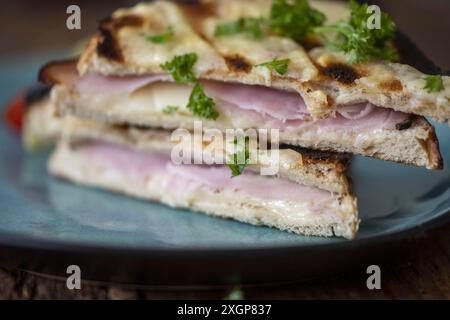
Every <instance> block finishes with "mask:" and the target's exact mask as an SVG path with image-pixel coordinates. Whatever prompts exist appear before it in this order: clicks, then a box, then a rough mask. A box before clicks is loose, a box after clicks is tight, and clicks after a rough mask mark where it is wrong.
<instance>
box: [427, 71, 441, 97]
mask: <svg viewBox="0 0 450 320" xmlns="http://www.w3.org/2000/svg"><path fill="white" fill-rule="evenodd" d="M425 82H426V84H425V87H424V89H425V90H427V92H428V93H432V92H439V91H442V90H444V81H443V80H442V76H440V75H436V76H428V77H426V78H425Z"/></svg>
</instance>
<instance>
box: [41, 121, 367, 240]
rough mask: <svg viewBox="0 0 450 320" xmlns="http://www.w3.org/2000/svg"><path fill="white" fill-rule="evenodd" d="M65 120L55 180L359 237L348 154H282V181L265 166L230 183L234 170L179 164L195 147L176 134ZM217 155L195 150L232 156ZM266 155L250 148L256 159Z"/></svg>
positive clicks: (52, 164)
mask: <svg viewBox="0 0 450 320" xmlns="http://www.w3.org/2000/svg"><path fill="white" fill-rule="evenodd" d="M64 121H65V122H64V132H63V133H62V137H61V140H60V142H59V144H58V146H57V149H56V150H55V152H54V153H53V155H52V156H51V158H50V160H49V171H50V172H51V173H52V174H53V175H55V176H58V177H62V178H65V179H68V180H71V181H73V182H75V183H78V184H81V185H87V186H94V187H100V188H104V189H107V190H111V191H115V192H119V193H123V194H126V195H129V196H133V197H138V198H143V199H148V200H151V201H157V202H160V203H163V204H166V205H168V206H171V207H176V208H187V209H191V210H194V211H200V212H204V213H207V214H210V215H213V216H218V217H223V218H231V219H235V220H238V221H242V222H246V223H250V224H255V225H263V226H269V227H275V228H278V229H281V230H286V231H290V232H294V233H297V234H302V235H310V236H340V237H345V238H348V239H352V238H354V237H355V235H356V232H357V229H358V224H359V219H358V210H357V205H356V199H355V198H354V197H353V196H352V195H351V193H350V192H349V182H348V179H347V177H346V169H347V167H348V164H349V159H348V155H336V154H328V153H326V152H311V151H306V150H303V149H289V148H287V149H280V150H279V165H280V166H279V167H280V171H279V172H278V174H276V175H271V176H265V175H261V174H260V169H261V167H264V166H268V165H269V166H273V163H270V164H268V163H267V162H265V161H264V160H262V161H260V162H255V163H254V164H252V165H250V166H249V167H248V169H246V170H244V172H243V173H242V174H241V175H239V176H236V177H231V171H230V169H229V168H228V166H227V165H206V164H202V165H195V164H185V163H181V164H175V163H174V162H173V158H172V157H173V154H172V152H173V150H174V147H175V146H176V145H177V144H180V143H181V144H184V143H187V142H186V141H191V140H189V139H188V140H184V139H182V140H181V142H180V141H178V142H176V141H174V140H173V135H171V133H170V131H164V130H155V129H147V128H146V129H143V128H136V127H124V126H120V127H118V126H111V125H103V124H97V123H95V122H91V121H86V120H81V119H76V118H70V117H69V118H66V119H65V120H64ZM186 134H189V133H186ZM229 142H230V141H228V142H227V141H225V144H226V143H229ZM217 148H219V147H217ZM217 148H216V147H215V146H211V145H208V144H205V143H200V144H193V145H190V147H189V149H188V150H191V151H195V150H197V151H200V153H201V154H202V155H203V156H204V157H205V156H208V155H209V154H210V153H211V152H212V151H215V152H216V154H218V155H219V156H223V157H227V154H226V151H223V149H222V148H219V149H217ZM199 149H200V150H199ZM262 151H264V150H253V149H250V153H251V154H255V153H257V152H262ZM194 154H195V152H193V153H192V157H193V158H194V157H195V156H194ZM194 160H195V159H194Z"/></svg>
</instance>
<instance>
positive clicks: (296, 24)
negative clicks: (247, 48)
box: [214, 0, 326, 42]
mask: <svg viewBox="0 0 450 320" xmlns="http://www.w3.org/2000/svg"><path fill="white" fill-rule="evenodd" d="M325 19H326V18H325V15H324V14H323V13H321V12H320V11H318V10H316V9H313V8H311V6H310V5H309V3H308V1H307V0H293V1H289V0H274V1H273V3H272V6H271V9H270V14H269V16H268V17H258V18H240V19H237V20H234V21H229V22H225V23H221V24H219V25H217V26H216V30H215V33H214V35H215V36H216V37H221V36H230V35H234V34H239V33H244V34H247V35H248V36H250V37H251V38H253V39H261V38H262V37H263V35H264V31H272V32H273V33H275V34H278V35H281V36H283V37H288V38H292V39H294V40H295V41H297V42H302V41H303V40H304V39H305V38H306V36H307V35H308V34H310V33H311V32H312V31H313V29H314V28H315V27H318V26H321V25H322V24H323V23H324V22H325Z"/></svg>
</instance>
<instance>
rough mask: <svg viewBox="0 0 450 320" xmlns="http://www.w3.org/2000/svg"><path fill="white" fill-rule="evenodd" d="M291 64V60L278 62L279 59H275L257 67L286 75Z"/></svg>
mask: <svg viewBox="0 0 450 320" xmlns="http://www.w3.org/2000/svg"><path fill="white" fill-rule="evenodd" d="M290 62H291V60H290V59H282V60H278V59H277V58H274V59H273V60H272V61H268V62H264V63H261V64H257V65H256V67H266V68H268V69H270V70H275V71H276V72H277V73H278V74H279V75H284V74H286V72H287V70H288V66H289V63H290Z"/></svg>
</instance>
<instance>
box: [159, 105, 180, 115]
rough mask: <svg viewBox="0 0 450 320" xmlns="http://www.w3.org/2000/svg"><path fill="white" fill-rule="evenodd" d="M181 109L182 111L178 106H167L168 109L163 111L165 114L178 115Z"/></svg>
mask: <svg viewBox="0 0 450 320" xmlns="http://www.w3.org/2000/svg"><path fill="white" fill-rule="evenodd" d="M179 109H180V108H179V107H178V106H166V107H165V108H164V109H163V112H164V113H165V114H174V113H177V112H178V110H179Z"/></svg>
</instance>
